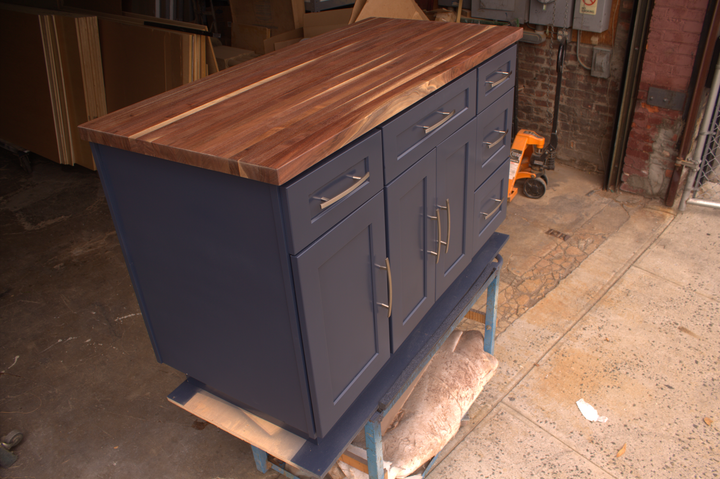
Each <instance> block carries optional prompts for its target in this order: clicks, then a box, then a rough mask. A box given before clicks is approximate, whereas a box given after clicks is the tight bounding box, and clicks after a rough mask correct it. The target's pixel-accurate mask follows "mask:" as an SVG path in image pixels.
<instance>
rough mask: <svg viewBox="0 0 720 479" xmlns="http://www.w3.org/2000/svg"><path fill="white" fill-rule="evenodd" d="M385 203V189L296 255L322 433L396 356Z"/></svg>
mask: <svg viewBox="0 0 720 479" xmlns="http://www.w3.org/2000/svg"><path fill="white" fill-rule="evenodd" d="M384 206H385V205H384V201H383V195H382V193H378V194H377V195H375V197H373V198H372V199H371V200H369V201H368V202H366V203H365V204H364V205H362V206H361V207H360V208H358V209H357V210H356V211H354V212H353V213H352V214H351V215H350V216H348V217H347V218H345V219H344V220H343V221H342V222H340V223H339V224H338V225H337V226H335V227H334V228H332V229H331V230H330V231H328V232H327V233H326V234H325V235H323V236H322V237H321V238H320V239H318V240H317V241H315V242H314V243H313V244H311V245H310V246H309V247H308V248H307V249H305V250H304V251H302V252H301V253H300V254H298V255H297V256H294V257H293V258H292V263H293V271H294V274H295V285H296V292H297V298H298V309H299V312H300V324H301V325H302V332H303V338H304V346H305V351H306V353H305V360H306V363H307V371H308V379H309V382H310V385H311V393H312V400H313V409H314V410H315V411H316V418H315V419H316V420H315V422H316V425H317V429H318V430H317V433H318V436H324V435H325V434H326V433H327V432H328V431H329V430H330V428H331V427H332V425H333V424H335V422H336V421H337V420H338V419H339V418H340V416H342V414H343V412H345V410H346V409H347V408H348V407H349V406H350V404H352V402H353V400H354V399H355V398H356V397H357V396H358V395H359V394H360V392H361V391H362V390H363V388H365V386H367V384H368V383H369V382H370V380H371V379H372V378H373V377H374V376H375V374H377V372H378V371H379V370H380V368H381V367H382V366H383V365H384V364H385V362H386V361H387V360H388V358H389V357H390V328H389V327H388V326H389V320H388V312H389V306H390V304H389V303H390V298H389V297H388V296H389V293H388V291H389V290H388V272H387V262H386V259H387V255H386V254H385V213H384V210H385V207H384Z"/></svg>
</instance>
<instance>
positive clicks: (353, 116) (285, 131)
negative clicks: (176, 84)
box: [81, 19, 522, 185]
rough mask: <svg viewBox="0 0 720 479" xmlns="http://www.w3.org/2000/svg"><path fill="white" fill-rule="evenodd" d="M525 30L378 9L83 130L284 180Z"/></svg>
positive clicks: (124, 144) (108, 140) (96, 138)
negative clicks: (397, 16) (391, 15)
mask: <svg viewBox="0 0 720 479" xmlns="http://www.w3.org/2000/svg"><path fill="white" fill-rule="evenodd" d="M521 37H522V30H521V29H520V28H514V27H498V26H483V25H471V24H454V23H439V22H438V23H435V22H420V21H409V20H394V19H370V20H366V21H363V22H360V23H358V24H355V25H352V26H349V27H347V28H344V29H341V30H335V31H333V32H330V33H327V34H325V35H321V36H318V37H313V38H310V39H306V40H304V41H302V42H300V43H297V44H295V45H293V46H290V47H287V48H284V49H282V50H280V51H277V52H274V53H270V54H268V55H264V56H262V57H259V58H257V59H255V60H252V61H249V62H246V63H243V64H241V65H237V66H236V67H233V68H230V69H227V70H223V71H222V72H219V73H216V74H214V75H212V76H210V77H208V78H205V79H203V80H200V81H197V82H194V83H192V84H189V85H185V86H183V87H180V88H176V89H174V90H172V91H169V92H166V93H164V94H161V95H158V96H156V97H153V98H150V99H147V100H145V101H142V102H140V103H137V104H135V105H132V106H129V107H127V108H124V109H122V110H119V111H117V112H114V113H112V114H110V115H107V116H105V117H102V118H99V119H97V120H94V121H91V122H89V123H86V124H84V125H82V126H81V131H82V136H83V138H85V139H86V140H88V141H92V142H96V143H101V144H104V145H108V146H112V147H116V148H121V149H125V150H130V151H134V152H137V153H143V154H146V155H151V156H155V157H159V158H165V159H168V160H172V161H177V162H181V163H185V164H189V165H193V166H198V167H201V168H206V169H211V170H215V171H220V172H223V173H227V174H232V175H237V176H242V177H246V178H250V179H253V180H258V181H263V182H266V183H271V184H275V185H281V184H283V183H285V182H287V181H288V180H290V179H292V178H294V177H295V176H297V175H298V174H300V173H302V172H303V171H305V170H307V169H308V168H309V167H311V166H312V165H314V164H316V163H317V162H319V161H321V160H322V159H323V158H325V157H326V156H328V155H329V154H331V153H332V152H334V151H337V150H338V149H339V148H341V147H343V146H345V145H347V144H348V143H350V142H351V141H353V140H354V139H356V138H358V137H359V136H361V135H362V134H364V133H366V132H368V131H370V130H371V129H373V128H375V127H377V126H378V125H380V124H381V123H383V122H385V121H386V120H388V119H390V118H392V117H393V116H394V115H396V114H397V113H399V112H400V111H402V110H404V109H405V108H407V107H409V106H411V105H412V104H414V103H416V102H417V101H419V100H421V99H422V98H424V97H426V96H427V95H429V94H430V93H432V92H433V91H435V90H437V89H438V88H441V87H442V86H444V85H445V84H447V83H449V82H450V81H452V80H454V79H455V78H458V77H459V76H461V75H462V74H464V73H466V72H467V71H469V70H471V69H472V68H474V67H475V66H477V65H479V64H480V63H482V62H483V61H485V60H486V59H488V58H489V57H491V56H493V55H495V54H496V53H498V52H500V51H502V50H503V49H505V48H507V47H508V46H510V45H511V44H513V43H515V42H516V41H518V40H519V39H520V38H521Z"/></svg>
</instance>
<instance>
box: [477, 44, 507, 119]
mask: <svg viewBox="0 0 720 479" xmlns="http://www.w3.org/2000/svg"><path fill="white" fill-rule="evenodd" d="M516 56H517V45H513V46H511V47H510V48H508V49H507V50H505V51H502V52H500V53H498V54H497V55H495V56H494V57H492V58H491V59H490V60H488V61H486V62H485V63H483V64H482V65H480V66H479V67H478V69H477V71H478V93H477V102H478V104H477V111H478V112H481V111H483V110H484V109H485V108H487V107H488V106H490V105H491V104H492V103H493V102H495V100H497V99H498V98H500V97H501V96H503V95H504V94H505V93H506V92H507V91H508V90H510V89H511V88H513V87H514V86H515V70H516V65H515V58H516Z"/></svg>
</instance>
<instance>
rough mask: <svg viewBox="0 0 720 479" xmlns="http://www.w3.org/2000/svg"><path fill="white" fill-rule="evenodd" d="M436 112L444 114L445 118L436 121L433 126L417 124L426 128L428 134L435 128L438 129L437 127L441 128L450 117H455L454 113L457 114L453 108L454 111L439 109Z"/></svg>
mask: <svg viewBox="0 0 720 479" xmlns="http://www.w3.org/2000/svg"><path fill="white" fill-rule="evenodd" d="M435 113H440V114H441V115H443V116H444V118H443V119H442V120H440V121H439V122H437V123H435V124H434V125H431V126H425V125H417V127H418V128H425V134H426V135H427V134H428V133H430V132H432V131H433V130H435V129H437V128H440V127H441V126H443V124H444V123H445V122H446V121H448V120H449V119H450V118H452V117H453V115H454V114H455V110H453V111H451V112H447V111H437V112H435Z"/></svg>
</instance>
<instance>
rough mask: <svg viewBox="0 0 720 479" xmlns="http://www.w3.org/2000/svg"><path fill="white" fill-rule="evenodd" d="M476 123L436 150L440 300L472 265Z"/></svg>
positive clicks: (436, 291)
mask: <svg viewBox="0 0 720 479" xmlns="http://www.w3.org/2000/svg"><path fill="white" fill-rule="evenodd" d="M476 121H477V119H473V120H472V121H470V122H469V123H467V124H466V125H465V126H463V127H462V128H460V129H459V130H458V131H457V132H456V133H454V134H453V135H452V136H451V137H450V138H448V139H447V140H445V141H443V142H442V143H441V144H440V145H438V147H437V196H438V197H437V214H438V216H439V218H440V224H441V231H442V235H443V236H442V237H443V243H441V248H440V256H439V261H438V266H437V274H436V276H435V277H436V284H435V294H436V295H437V296H440V295H441V294H443V293H444V292H445V290H446V289H447V288H448V287H449V286H450V284H452V282H453V281H454V280H455V279H456V278H457V277H458V275H459V274H460V273H461V272H462V271H463V270H464V269H465V268H466V267H467V265H469V264H470V261H471V260H472V257H473V254H474V253H473V251H472V211H473V187H472V181H473V178H474V177H475V168H476V163H477V161H476V152H477V148H476V144H477V137H476V132H475V129H476Z"/></svg>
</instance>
